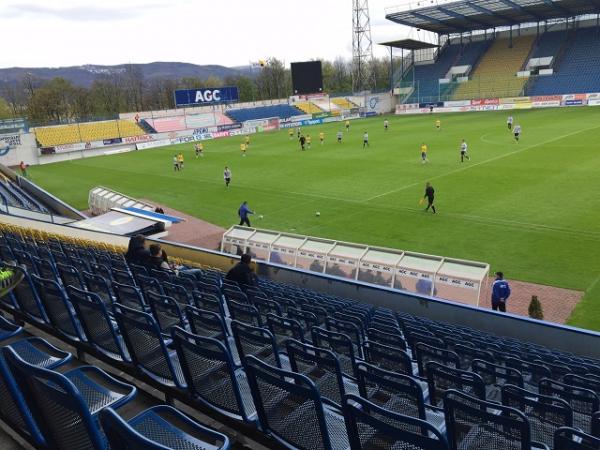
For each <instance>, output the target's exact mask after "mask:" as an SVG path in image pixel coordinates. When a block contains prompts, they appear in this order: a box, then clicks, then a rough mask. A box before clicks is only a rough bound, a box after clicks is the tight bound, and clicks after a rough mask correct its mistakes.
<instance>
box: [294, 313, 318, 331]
mask: <svg viewBox="0 0 600 450" xmlns="http://www.w3.org/2000/svg"><path fill="white" fill-rule="evenodd" d="M287 315H288V317H289V318H290V319H294V320H295V321H296V322H298V323H299V324H300V326H301V327H302V332H303V333H304V334H307V333H308V334H310V330H311V328H312V327H317V326H319V319H317V316H316V315H315V314H314V313H312V312H310V311H305V310H303V309H300V308H288V312H287Z"/></svg>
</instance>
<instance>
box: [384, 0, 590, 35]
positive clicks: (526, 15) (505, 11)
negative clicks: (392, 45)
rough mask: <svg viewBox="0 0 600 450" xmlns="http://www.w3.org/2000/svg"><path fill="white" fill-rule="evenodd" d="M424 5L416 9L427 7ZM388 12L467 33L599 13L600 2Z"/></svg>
mask: <svg viewBox="0 0 600 450" xmlns="http://www.w3.org/2000/svg"><path fill="white" fill-rule="evenodd" d="M427 3H428V2H426V1H422V2H420V3H417V6H419V5H421V4H423V5H425V4H427ZM431 3H432V4H430V6H425V7H422V8H421V7H417V8H416V9H406V10H400V9H398V8H396V10H394V8H392V9H391V10H388V13H387V14H386V16H385V17H386V19H388V20H391V21H392V22H396V23H399V24H402V25H407V26H409V27H414V28H419V29H422V30H427V31H432V32H434V33H438V34H453V33H464V32H468V31H474V30H485V29H490V28H496V27H505V26H512V25H519V24H522V23H532V22H540V21H544V20H549V19H560V18H566V17H574V16H581V15H584V14H598V13H600V0H460V1H456V2H451V3H443V2H437V1H436V2H435V3H434V2H433V1H432V2H431Z"/></svg>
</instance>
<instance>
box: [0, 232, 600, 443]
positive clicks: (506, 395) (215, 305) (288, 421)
mask: <svg viewBox="0 0 600 450" xmlns="http://www.w3.org/2000/svg"><path fill="white" fill-rule="evenodd" d="M0 257H1V258H2V260H4V261H16V262H17V263H19V264H20V265H19V266H10V267H12V268H13V270H14V271H16V272H19V273H23V276H24V277H25V279H24V282H23V283H22V284H21V285H19V286H18V287H17V288H16V289H15V290H14V291H13V294H12V295H10V296H9V297H7V298H5V299H4V302H3V308H5V309H8V310H11V309H14V310H16V311H19V312H20V313H22V314H23V315H24V316H25V317H27V318H28V320H29V321H31V322H32V323H38V324H44V325H50V326H52V327H54V328H55V329H56V331H57V332H58V333H59V334H60V335H61V336H63V338H64V340H65V341H66V342H69V343H72V344H73V345H75V346H79V347H82V346H83V347H94V348H95V349H96V350H97V351H99V352H102V353H103V354H104V355H105V356H106V358H107V360H108V361H111V360H114V361H115V362H119V363H122V362H125V363H126V364H132V365H133V366H135V367H137V368H138V370H139V373H140V374H141V375H143V376H145V377H149V378H151V379H152V380H153V381H154V382H155V383H158V384H159V385H164V386H166V387H168V388H170V389H177V390H179V391H181V392H187V393H188V395H189V397H190V399H193V400H194V401H197V402H200V403H202V404H203V405H204V406H207V407H209V408H213V409H214V411H215V412H219V413H220V414H226V415H228V416H229V417H232V418H234V419H236V420H239V421H240V423H245V424H251V425H252V426H256V427H257V429H258V430H259V431H261V432H264V433H267V435H269V436H271V437H272V438H273V439H276V440H277V441H279V442H280V443H282V444H284V445H285V446H287V447H289V448H310V449H312V448H324V449H329V448H336V449H337V448H340V449H346V448H349V447H351V448H353V449H354V448H356V449H359V448H360V449H362V448H365V449H366V448H384V449H396V448H411V449H432V448H434V449H448V448H451V449H459V448H460V449H475V448H478V449H483V448H486V449H490V448H498V449H509V448H515V449H517V448H518V449H528V448H556V449H565V448H569V449H577V448H598V445H600V439H598V438H596V437H594V434H595V435H598V433H599V432H600V426H599V425H600V416H599V413H598V411H599V410H600V398H599V397H598V396H599V394H600V361H598V360H595V359H591V358H585V357H580V356H577V355H574V354H568V353H565V352H561V351H555V350H552V349H549V348H546V347H543V346H540V345H536V344H531V343H527V342H522V341H518V340H515V339H510V338H503V337H500V336H494V335H491V334H488V333H484V332H481V331H478V330H476V329H473V328H467V327H463V326H457V325H453V324H450V323H445V322H439V321H432V320H429V319H426V318H422V317H416V316H411V315H408V314H404V313H400V312H394V311H391V310H389V309H385V308H381V307H374V306H371V305H368V304H363V303H359V302H356V301H353V300H351V299H347V298H339V297H336V296H331V295H326V294H321V293H319V292H316V291H312V290H309V289H305V288H299V287H296V286H291V285H286V284H282V283H277V282H273V281H270V280H268V279H260V281H259V284H258V286H251V287H245V286H239V285H237V284H236V283H234V282H231V281H228V280H226V279H223V276H222V275H223V274H222V273H220V272H219V271H216V270H206V269H205V270H202V271H201V272H200V273H198V274H196V275H194V276H183V277H182V276H176V275H175V274H172V273H168V272H164V271H148V270H147V269H145V268H143V267H139V266H135V265H131V264H127V263H126V262H125V261H124V260H123V257H122V255H120V254H115V253H110V252H106V251H101V250H98V249H94V248H82V247H77V246H75V245H73V244H67V243H64V242H60V241H58V240H55V239H47V240H45V241H36V240H34V239H32V238H31V237H29V236H26V237H25V238H23V237H22V236H19V235H16V234H13V233H10V232H7V231H6V230H5V232H4V234H3V236H2V238H1V239H0ZM21 267H23V268H21ZM141 375H140V376H141ZM142 379H144V380H145V378H142ZM584 443H585V445H587V446H584Z"/></svg>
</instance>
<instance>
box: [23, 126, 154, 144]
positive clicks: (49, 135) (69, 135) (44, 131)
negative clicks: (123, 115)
mask: <svg viewBox="0 0 600 450" xmlns="http://www.w3.org/2000/svg"><path fill="white" fill-rule="evenodd" d="M34 132H35V137H36V139H37V140H38V142H39V143H40V145H41V146H42V147H53V146H55V145H65V144H75V143H77V142H90V141H101V140H103V139H114V138H118V137H129V136H140V135H142V134H144V130H143V129H142V128H141V127H140V126H139V125H138V124H136V123H135V122H132V121H129V120H110V121H104V122H85V123H80V124H75V125H56V126H52V127H37V128H35V130H34Z"/></svg>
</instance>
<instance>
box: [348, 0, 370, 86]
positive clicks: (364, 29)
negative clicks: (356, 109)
mask: <svg viewBox="0 0 600 450" xmlns="http://www.w3.org/2000/svg"><path fill="white" fill-rule="evenodd" d="M374 87H375V73H374V72H373V41H372V40H371V20H370V18H369V1H368V0H352V89H353V90H354V92H360V91H364V90H368V89H373V88H374Z"/></svg>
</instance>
